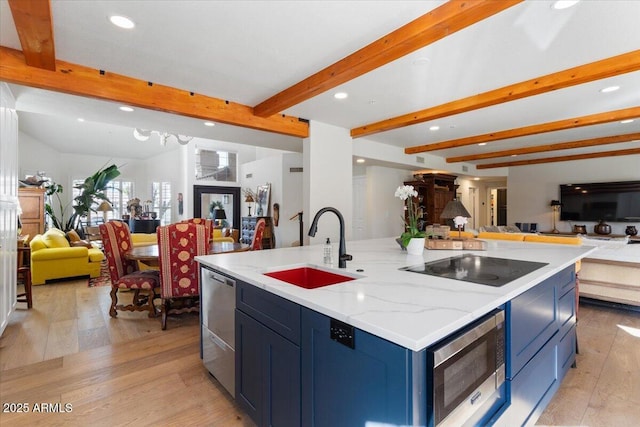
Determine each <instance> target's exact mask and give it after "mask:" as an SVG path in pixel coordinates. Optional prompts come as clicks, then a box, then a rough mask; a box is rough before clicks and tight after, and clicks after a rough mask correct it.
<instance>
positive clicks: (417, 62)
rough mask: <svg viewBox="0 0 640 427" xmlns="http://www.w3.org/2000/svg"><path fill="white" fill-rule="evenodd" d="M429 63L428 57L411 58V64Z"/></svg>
mask: <svg viewBox="0 0 640 427" xmlns="http://www.w3.org/2000/svg"><path fill="white" fill-rule="evenodd" d="M428 63H429V58H425V57H420V58H416V59H414V60H413V65H427V64H428Z"/></svg>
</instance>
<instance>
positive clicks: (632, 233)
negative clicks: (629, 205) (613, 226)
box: [624, 225, 638, 236]
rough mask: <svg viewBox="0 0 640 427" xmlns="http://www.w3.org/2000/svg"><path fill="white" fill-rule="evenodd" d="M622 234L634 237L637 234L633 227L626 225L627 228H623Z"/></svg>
mask: <svg viewBox="0 0 640 427" xmlns="http://www.w3.org/2000/svg"><path fill="white" fill-rule="evenodd" d="M624 234H626V235H627V236H635V235H636V234H638V230H637V229H636V226H635V225H627V228H625V230H624Z"/></svg>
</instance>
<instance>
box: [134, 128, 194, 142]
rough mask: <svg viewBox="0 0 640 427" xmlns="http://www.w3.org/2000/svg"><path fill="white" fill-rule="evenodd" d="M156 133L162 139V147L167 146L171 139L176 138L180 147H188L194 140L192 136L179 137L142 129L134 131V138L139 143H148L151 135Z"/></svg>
mask: <svg viewBox="0 0 640 427" xmlns="http://www.w3.org/2000/svg"><path fill="white" fill-rule="evenodd" d="M154 133H155V134H156V135H158V136H159V137H160V145H162V146H165V145H167V141H168V140H169V138H170V137H174V138H175V139H176V142H177V143H178V144H180V145H187V144H188V143H189V141H191V140H192V139H193V137H192V136H185V135H178V134H177V133H170V132H160V131H157V130H147V129H140V128H134V129H133V137H134V138H135V139H137V140H138V141H148V140H149V138H150V137H151V134H154Z"/></svg>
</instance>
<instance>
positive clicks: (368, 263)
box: [198, 239, 593, 425]
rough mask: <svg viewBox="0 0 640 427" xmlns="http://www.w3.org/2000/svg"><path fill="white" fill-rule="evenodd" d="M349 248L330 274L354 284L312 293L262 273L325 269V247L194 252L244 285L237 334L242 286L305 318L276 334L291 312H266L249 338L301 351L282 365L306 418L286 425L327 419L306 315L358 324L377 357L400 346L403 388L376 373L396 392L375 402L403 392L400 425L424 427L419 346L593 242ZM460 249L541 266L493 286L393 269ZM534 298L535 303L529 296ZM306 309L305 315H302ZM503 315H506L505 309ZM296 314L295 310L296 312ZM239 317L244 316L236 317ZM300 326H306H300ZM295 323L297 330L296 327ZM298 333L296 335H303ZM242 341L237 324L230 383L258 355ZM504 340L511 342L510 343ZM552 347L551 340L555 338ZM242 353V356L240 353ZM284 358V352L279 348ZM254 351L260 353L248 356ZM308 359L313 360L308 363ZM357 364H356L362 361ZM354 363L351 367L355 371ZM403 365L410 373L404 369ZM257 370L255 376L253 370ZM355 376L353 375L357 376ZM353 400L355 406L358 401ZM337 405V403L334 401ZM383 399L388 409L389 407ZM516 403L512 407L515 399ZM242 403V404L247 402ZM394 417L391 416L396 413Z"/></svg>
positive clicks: (504, 300) (553, 272)
mask: <svg viewBox="0 0 640 427" xmlns="http://www.w3.org/2000/svg"><path fill="white" fill-rule="evenodd" d="M347 249H348V252H349V253H350V254H352V255H353V261H350V262H348V263H347V268H346V269H340V270H338V269H335V271H336V272H337V273H339V274H344V275H349V276H353V277H355V280H351V281H347V282H344V283H338V284H335V285H331V286H326V287H321V288H318V289H303V288H300V287H297V286H294V285H291V284H288V283H285V282H283V281H280V280H277V279H275V278H272V277H268V276H265V275H264V273H268V272H272V271H279V270H285V269H290V268H295V267H300V266H308V265H312V266H313V265H315V266H320V267H321V266H322V245H314V246H308V247H299V248H284V249H277V250H269V251H259V252H249V253H243V254H228V255H226V254H225V255H214V256H203V257H199V258H198V261H199V262H200V263H201V264H202V265H203V266H207V267H210V268H212V269H214V270H216V271H217V272H220V273H222V274H226V275H228V276H229V277H231V278H233V279H235V280H237V281H238V282H239V283H242V286H238V294H237V295H238V301H239V302H238V304H239V307H240V309H239V310H236V313H237V317H236V323H239V324H238V325H236V327H237V328H239V330H240V331H244V330H245V329H243V328H242V327H241V326H243V325H244V324H245V323H243V322H244V320H243V319H245V318H252V316H251V312H250V310H251V308H250V309H245V310H244V311H243V310H242V304H244V306H247V304H245V302H244V301H242V300H241V298H242V295H241V290H242V289H245V290H246V289H250V288H258V289H261V290H264V291H266V293H265V295H270V296H275V297H281V298H279V299H278V301H280V299H281V300H282V302H284V303H285V304H290V305H291V307H294V308H295V307H300V308H301V309H302V315H301V317H302V320H298V319H294V321H293V323H297V325H295V327H294V328H293V329H291V328H285V330H278V328H280V326H282V324H283V323H286V322H288V321H290V320H291V319H289V318H290V317H291V316H290V315H289V314H286V316H285V317H284V318H283V319H277V318H269V316H266V318H265V319H266V320H265V321H264V322H261V325H265V324H266V327H265V329H263V330H260V332H257V333H256V335H255V336H256V337H259V336H264V335H265V333H271V332H276V333H278V334H279V335H278V336H281V337H283V338H284V341H285V342H283V344H291V343H293V346H294V347H295V348H297V349H299V350H297V351H298V353H295V351H294V352H293V353H291V354H292V356H290V357H288V358H286V359H283V362H282V363H284V364H285V365H288V367H289V368H290V370H292V371H296V370H297V371H298V374H297V376H295V375H294V376H293V377H287V381H288V383H287V384H288V385H289V386H291V384H294V385H293V386H292V389H293V390H295V388H296V384H297V387H298V391H299V393H298V396H297V399H299V401H300V400H301V402H300V407H301V408H302V409H301V413H302V415H295V414H294V415H293V416H294V417H299V416H301V417H302V418H301V421H296V422H294V423H292V425H296V424H297V425H300V424H302V425H323V423H322V422H319V421H318V419H316V417H317V416H318V415H319V412H320V408H319V407H318V406H319V405H321V403H322V402H318V401H316V400H314V395H313V393H311V395H310V394H309V390H308V389H313V387H314V386H315V384H314V383H313V381H312V380H313V378H317V374H313V373H309V371H313V370H314V369H315V368H314V366H312V362H310V360H316V359H317V357H318V355H317V354H315V355H314V354H313V351H312V349H314V348H317V347H318V344H317V343H316V342H315V341H313V340H314V339H315V338H314V336H313V333H311V334H310V335H309V333H307V332H305V331H306V330H307V329H312V330H315V329H313V327H311V326H309V325H312V324H313V322H314V321H315V320H313V321H312V320H308V321H305V318H310V317H309V316H320V317H322V318H327V319H334V320H336V321H339V322H343V323H344V324H346V325H350V326H352V327H354V328H356V331H357V333H361V339H360V341H358V337H356V343H357V342H362V343H367V342H368V340H372V341H371V342H372V343H373V344H371V345H372V346H373V348H375V347H376V345H377V346H378V347H379V348H380V354H382V353H384V350H383V347H385V346H389V347H393V348H394V350H393V351H396V349H400V350H403V351H404V353H402V352H401V353H399V356H398V357H399V359H396V360H402V362H401V363H402V364H403V365H402V366H398V367H397V368H399V372H405V376H406V377H407V378H405V379H404V380H403V381H402V382H401V383H400V384H396V383H393V384H391V383H390V382H389V381H391V382H393V377H392V376H391V374H389V376H388V377H385V378H382V379H381V382H382V384H383V385H385V384H386V387H387V388H394V387H395V389H394V392H393V396H389V395H386V396H382V397H381V399H380V401H384V402H388V401H389V399H390V397H391V398H393V397H394V396H397V395H399V394H401V395H402V398H401V399H400V401H401V402H400V403H399V404H398V407H403V408H404V411H405V413H404V414H403V415H402V417H401V418H402V420H401V421H402V422H403V423H405V424H416V423H417V424H428V423H429V415H428V414H427V415H425V412H427V409H426V408H425V407H424V406H425V405H424V403H423V401H426V398H427V396H425V393H426V392H425V389H424V384H422V383H421V382H420V381H419V380H417V378H418V377H419V376H420V375H424V370H425V368H424V366H422V364H423V360H424V354H423V353H424V350H425V349H426V348H427V347H429V346H431V345H432V344H434V343H436V342H438V341H440V340H442V339H443V338H445V337H447V336H449V335H451V334H452V333H454V332H456V331H458V330H460V329H461V328H464V327H465V326H467V325H469V324H470V323H472V322H474V321H475V320H477V319H479V318H481V317H482V316H484V315H486V314H487V313H489V312H491V311H492V310H494V309H496V308H500V307H503V306H505V305H508V304H509V303H510V302H511V301H513V300H515V299H516V298H518V297H519V296H521V295H523V294H528V291H529V290H531V289H533V288H535V287H537V286H538V285H540V284H541V283H546V282H548V281H549V280H550V279H553V278H554V277H555V276H557V275H558V274H560V273H562V272H564V271H571V270H572V267H573V265H574V264H575V262H576V261H577V260H578V259H581V258H583V257H585V256H587V255H589V254H590V253H591V252H592V251H593V248H591V247H575V246H571V247H569V246H564V245H546V244H527V243H521V242H506V241H489V242H488V248H487V251H427V250H425V253H424V255H423V256H422V257H415V258H414V257H411V256H408V255H407V254H406V252H403V251H401V250H400V248H399V247H398V245H397V244H396V242H395V241H394V240H393V239H377V240H368V241H356V242H349V243H348V245H347ZM463 253H474V254H477V255H481V256H489V257H496V258H506V259H515V260H526V261H535V262H540V263H544V264H545V265H544V266H542V267H541V268H539V269H537V270H535V271H534V272H532V273H529V274H527V275H525V276H523V277H520V278H517V279H515V280H513V281H511V282H510V283H508V284H506V285H504V286H502V287H490V286H484V285H480V284H476V283H470V282H465V281H460V280H452V279H446V278H440V277H434V276H426V275H422V274H415V273H412V272H406V271H401V270H399V269H400V268H403V267H408V266H412V265H419V264H422V263H424V262H428V261H434V260H438V259H444V258H448V257H452V256H456V255H461V254H463ZM321 268H322V267H321ZM550 286H551V287H550V289H551V291H552V292H553V295H556V294H557V292H558V288H557V287H554V286H555V285H554V284H553V283H552V284H551V285H550ZM247 287H249V288H247ZM556 296H557V297H558V298H559V297H560V295H556ZM275 297H274V298H275ZM567 300H568V299H567ZM532 301H535V299H534V300H532ZM555 301H556V300H554V301H552V302H551V303H550V304H551V305H552V307H550V310H551V311H552V313H554V314H553V315H554V316H556V314H557V307H555V305H558V304H556V302H555ZM274 304H275V303H274V302H273V301H270V302H268V304H267V305H270V306H273V305H274ZM528 304H530V303H528ZM276 305H277V304H276ZM283 307H284V306H283ZM525 307H526V306H525ZM247 312H249V314H250V315H249V316H246V313H247ZM276 312H280V313H287V312H286V309H285V308H280V309H279V310H276ZM305 313H310V314H309V315H307V316H306V317H305ZM507 313H509V312H508V311H507ZM238 316H239V317H238ZM260 316H261V314H259V313H258V314H256V315H255V316H253V317H260ZM298 316H300V315H299V314H298ZM508 316H509V314H508ZM238 319H240V321H239V322H238ZM554 319H555V317H554ZM249 320H251V319H249ZM258 320H260V319H258ZM272 320H275V321H274V322H273V323H272V324H270V323H269V322H270V321H272ZM573 320H574V321H575V316H573ZM554 322H555V320H554ZM301 324H302V326H300V325H301ZM285 326H286V325H285ZM569 326H570V327H571V326H572V325H571V324H569ZM296 328H297V330H295V329H296ZM327 328H328V326H327ZM507 328H509V326H507ZM300 329H301V330H302V331H300ZM557 330H559V329H558V328H556V331H557ZM570 330H572V331H573V334H574V335H573V337H574V339H575V327H573V328H570ZM507 332H508V333H509V330H507ZM555 335H558V334H555ZM555 335H554V336H555ZM243 337H244V336H243V335H242V333H240V334H239V333H238V330H236V341H237V343H236V344H237V345H236V347H237V348H236V351H237V354H236V362H238V363H237V364H236V379H238V378H242V373H243V371H242V366H243V364H245V363H246V362H247V357H248V355H249V354H253V353H254V352H258V351H260V349H259V348H257V347H256V348H254V349H252V350H251V351H249V350H248V349H247V348H246V346H245V347H243V343H244V344H247V343H246V342H245V341H243ZM238 338H239V340H238ZM560 338H561V337H558V338H557V339H558V340H559V339H560ZM375 340H378V341H375ZM547 343H551V340H550V339H545V341H544V342H542V343H540V344H539V345H546V344H547ZM270 345H271V344H270ZM510 345H511V344H510V343H509V342H508V343H507V347H509V346H510ZM554 345H557V343H555V344H554ZM343 347H344V346H343ZM273 348H274V347H270V351H271V352H272V351H273ZM345 348H346V347H345ZM554 348H555V347H554ZM243 350H244V353H246V354H244V353H243ZM508 350H509V348H508ZM340 351H342V350H340ZM238 353H239V354H238ZM552 353H553V354H555V350H554V349H551V348H550V349H549V354H552ZM282 354H284V350H283V352H282ZM325 356H326V355H325ZM253 357H257V356H255V355H253ZM314 357H315V358H316V359H314ZM323 357H324V356H323ZM341 357H343V358H344V357H347V354H346V353H345V354H342V355H341ZM368 357H370V356H368ZM394 357H395V356H394ZM243 358H244V359H243ZM284 360H286V361H284ZM507 361H508V362H507V376H509V375H510V374H509V370H510V369H511V368H510V366H509V363H513V362H509V358H507ZM292 364H293V365H292ZM296 366H297V367H296ZM355 366H358V364H356V365H355ZM523 366H524V363H523ZM528 366H529V365H528ZM530 366H533V365H530ZM378 368H384V369H388V370H389V372H391V371H392V370H390V365H385V366H384V367H383V366H382V365H380V366H378ZM525 368H526V366H525ZM350 369H353V367H352V368H350ZM420 370H422V373H421V374H420V372H419V371H420ZM409 371H411V372H410V373H408V374H407V372H409ZM245 373H246V372H245ZM534 373H535V372H534ZM254 374H255V375H258V374H256V373H255V372H254ZM314 375H316V376H314ZM323 375H325V374H323ZM341 375H342V374H341ZM515 375H516V372H513V376H514V377H515ZM258 376H259V375H258ZM354 378H357V377H354ZM363 378H366V375H365V377H360V381H362V380H363ZM341 380H342V381H343V384H342V385H340V386H339V387H341V388H343V389H344V388H345V385H344V383H346V384H347V385H349V379H348V378H341ZM354 381H356V380H355V379H354ZM352 385H353V384H352ZM243 386H244V384H243V383H242V381H240V383H239V384H237V385H236V391H237V390H238V389H239V388H240V389H242V387H243ZM367 387H370V390H371V396H374V395H375V392H374V387H373V385H368V386H367ZM514 387H515V382H514ZM351 389H352V391H353V390H357V389H358V387H355V386H354V387H352V388H351ZM505 393H506V394H507V397H506V401H509V400H510V390H507V391H506V392H505ZM292 394H295V393H292V392H290V393H289V394H288V395H287V398H286V399H285V403H286V404H287V405H289V406H291V400H290V399H291V397H292V396H291V395H292ZM371 396H360V397H358V399H361V400H364V401H366V400H367V399H370V400H371V401H372V402H376V399H374V398H371ZM245 397H246V393H243V391H242V390H240V393H239V394H238V393H236V399H238V400H239V401H240V400H241V399H244V398H245ZM294 397H295V396H294ZM548 398H550V396H548ZM245 400H246V399H245ZM249 400H251V399H249ZM347 400H349V399H347ZM525 400H526V399H525ZM354 402H355V401H354V400H352V401H351V402H350V405H347V406H348V408H351V407H353V406H354V405H353V404H354ZM249 403H250V404H249V406H250V407H252V405H253V404H252V403H251V402H249ZM276 403H277V402H276ZM356 403H358V404H359V402H356ZM537 403H540V402H537ZM283 404H284V403H283ZM328 404H329V403H328ZM333 404H336V402H333ZM388 405H390V406H393V405H392V404H390V403H389V404H388ZM403 405H404V406H403ZM294 406H295V405H294ZM355 406H358V405H355ZM504 406H505V407H506V406H509V405H504ZM513 406H514V407H515V406H517V405H513ZM243 407H245V408H246V406H243ZM365 407H366V405H364V406H362V407H360V406H358V410H366V409H362V408H365ZM327 409H328V408H323V409H322V410H323V411H326V410H327ZM332 409H335V408H332ZM340 409H341V410H342V411H349V409H346V407H345V408H342V407H341V408H340ZM503 410H505V408H503ZM249 412H250V411H249ZM259 412H260V410H259V409H256V413H254V414H251V415H252V417H253V418H254V420H257V422H258V424H262V423H263V421H264V424H266V423H268V421H266V420H265V415H264V414H261V413H259ZM274 412H277V411H274ZM348 416H349V414H344V417H342V415H341V417H342V418H338V419H347V418H348ZM309 417H311V419H309ZM381 417H382V416H381ZM267 418H268V417H267ZM374 418H375V417H374ZM382 418H384V417H382ZM382 418H380V419H379V420H380V421H381V422H389V421H390V420H389V419H382ZM298 419H300V418H298ZM354 419H358V420H359V419H361V418H357V417H356V418H354ZM376 419H377V418H376ZM507 419H509V418H504V420H507ZM314 420H315V421H314ZM393 420H395V418H394V419H393ZM502 420H503V418H500V420H499V421H502ZM494 421H495V420H494ZM492 422H493V421H492Z"/></svg>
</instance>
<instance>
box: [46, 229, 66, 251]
mask: <svg viewBox="0 0 640 427" xmlns="http://www.w3.org/2000/svg"><path fill="white" fill-rule="evenodd" d="M50 231H51V230H49V231H47V232H46V233H44V234H43V236H42V241H43V242H44V244H45V245H47V247H48V248H68V247H69V246H70V245H69V241H68V240H67V237H66V236H65V234H64V233H62V234H61V235H60V234H58V233H55V232H50Z"/></svg>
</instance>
